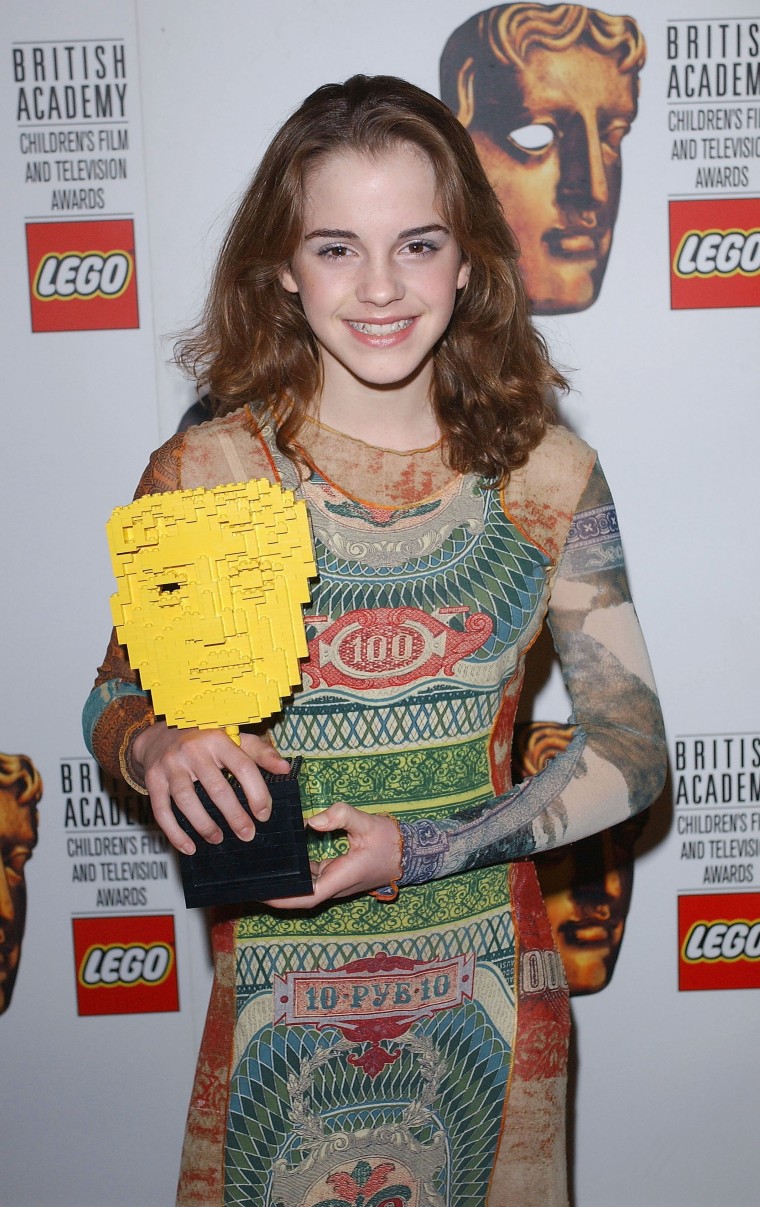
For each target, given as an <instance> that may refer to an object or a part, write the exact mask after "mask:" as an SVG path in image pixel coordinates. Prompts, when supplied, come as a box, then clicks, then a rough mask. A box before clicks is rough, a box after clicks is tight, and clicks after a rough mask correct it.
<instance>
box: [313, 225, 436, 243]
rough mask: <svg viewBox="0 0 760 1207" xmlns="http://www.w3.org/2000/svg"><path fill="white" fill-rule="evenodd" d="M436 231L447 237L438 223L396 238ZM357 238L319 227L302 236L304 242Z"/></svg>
mask: <svg viewBox="0 0 760 1207" xmlns="http://www.w3.org/2000/svg"><path fill="white" fill-rule="evenodd" d="M436 231H440V232H441V233H442V234H444V235H447V234H448V233H449V229H448V227H447V226H442V225H441V223H440V222H433V223H431V224H430V226H412V227H410V229H409V230H406V231H399V233H398V235H397V236H396V237H397V238H398V239H412V238H415V237H416V236H418V235H431V234H433V233H434V232H436ZM358 238H359V236H358V235H357V234H356V232H355V231H341V230H331V229H329V228H328V227H320V228H319V230H315V231H310V232H309V234H308V235H304V240H308V239H358Z"/></svg>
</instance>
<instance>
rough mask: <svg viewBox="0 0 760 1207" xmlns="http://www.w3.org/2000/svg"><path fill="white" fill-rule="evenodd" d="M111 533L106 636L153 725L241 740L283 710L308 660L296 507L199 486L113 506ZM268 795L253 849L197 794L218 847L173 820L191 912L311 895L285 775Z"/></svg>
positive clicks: (266, 496)
mask: <svg viewBox="0 0 760 1207" xmlns="http://www.w3.org/2000/svg"><path fill="white" fill-rule="evenodd" d="M107 532H108V543H109V547H110V550H111V559H112V562H113V567H114V573H115V575H116V579H117V584H118V590H117V592H116V594H115V595H113V596H112V597H111V611H112V614H113V621H114V624H115V626H116V633H117V636H118V639H119V641H120V642H122V644H124V645H126V647H127V652H128V655H129V661H130V665H131V666H132V668H133V670H136V671H138V672H139V675H140V681H141V684H142V686H143V688H145V689H146V690H148V691H150V693H151V697H152V700H153V707H154V710H155V712H156V713H157V714H160V715H163V716H164V717H165V718H166V721H167V723H168V724H169V725H176V726H177V727H179V728H187V727H191V726H193V727H196V728H199V729H209V728H225V729H226V731H227V733H228V734H229V735H230V737H232V738H233V739H234V740H236V741H239V727H240V725H253V724H256V723H258V722H259V721H261V720H263V719H264V718H265V717H268V716H271V715H272V714H273V713H275V712H277V711H279V709H280V707H281V704H282V700H283V699H284V698H285V697H286V696H289V695H290V693H291V691H292V689H293V688H294V687H296V686H298V685H299V684H300V682H301V673H300V668H299V658H303V657H305V655H306V654H307V652H308V651H307V645H306V635H305V631H304V623H303V614H302V605H303V604H305V603H308V602H309V598H310V595H309V584H308V580H309V578H312V577H314V576H315V575H316V566H315V564H314V554H313V551H312V544H311V535H310V531H309V521H308V516H307V514H306V506H305V504H304V503H303V502H300V501H299V502H296V501H295V500H294V498H293V494H292V491H289V490H283V489H282V487H280V486H279V485H277V484H273V483H271V482H268V481H267V480H266V479H260V480H253V481H250V482H244V483H240V484H235V485H229V486H218V487H215V488H214V489H212V490H204V489H203V488H200V487H199V488H198V489H196V490H178V491H172V492H169V493H167V494H157V495H146V496H144V497H143V498H140V499H136V500H135V501H134V502H133V503H131V504H129V506H127V507H117V508H116V510H115V511H114V512H113V514H112V516H111V518H110V520H109V522H108V526H107ZM231 782H232V785H233V787H235V788H236V791H237V792H238V797H239V799H240V801H241V804H243V806H244V807H245V808H247V803H246V801H245V797H244V796H243V793H242V790H241V789H240V787H239V785H238V784H237V782H236V781H235V780H231ZM269 787H270V791H271V793H272V797H273V809H272V818H271V820H270V821H269V822H268V823H266V825H261V824H260V823H257V831H256V837H255V838H254V840H253V842H252V843H243V842H242V841H241V840H239V839H238V838H237V837H236V836H235V835H234V834H233V833H232V831H231V830H230V828H229V826H228V825H227V823H226V821H225V819H224V818H223V816H222V815H221V814H220V813H219V812H218V810H216V808H215V806H214V805H213V803H212V802H210V801H209V798H208V797H207V796H206V794H205V792H204V790H203V789H202V788H201V787H200V785H199V786H198V787H197V790H198V793H199V796H200V797H201V800H202V801H203V804H204V806H205V807H206V809H207V811H208V812H209V813H211V815H212V816H213V817H214V820H215V821H216V822H217V823H218V824H219V826H220V828H221V829H222V832H223V834H224V835H225V838H224V841H223V842H222V843H221V844H218V845H213V846H212V845H209V844H207V843H204V842H203V841H202V840H200V841H199V840H198V836H197V835H195V834H194V833H193V832H192V831H191V830H190V829H189V823H187V821H186V819H185V818H184V816H182V815H180V814H177V818H178V820H179V821H180V824H183V825H184V826H185V828H188V832H189V833H192V836H193V838H194V839H196V853H195V855H187V856H181V857H180V861H181V866H182V876H183V883H184V886H185V898H186V900H187V904H188V905H201V904H202V905H206V904H212V903H227V902H232V901H241V900H246V899H255V898H256V897H257V896H258V897H259V898H262V897H268V896H277V895H280V896H283V895H291V894H292V893H293V892H294V891H295V892H297V893H298V892H300V893H309V892H311V878H310V875H309V865H308V859H307V857H306V843H305V836H304V834H303V821H302V818H301V812H300V802H299V800H298V785H297V781H296V779H295V773H294V772H291V776H285V777H284V776H277V777H271V778H270V783H269ZM278 797H281V798H282V800H280V801H279V802H278V799H277V798H278ZM283 802H284V803H283ZM288 838H289V839H290V841H289V842H288V841H285V840H286V839H288ZM288 854H289V858H290V863H289V864H287V866H286V865H285V864H284V863H283V862H282V861H283V858H284V856H285V855H288ZM275 865H276V866H275ZM280 865H282V866H280Z"/></svg>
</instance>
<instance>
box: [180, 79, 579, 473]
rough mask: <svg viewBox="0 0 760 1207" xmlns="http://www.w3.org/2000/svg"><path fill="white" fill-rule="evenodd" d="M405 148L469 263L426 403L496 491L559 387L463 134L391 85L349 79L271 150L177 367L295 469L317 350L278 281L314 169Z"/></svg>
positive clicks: (325, 91)
mask: <svg viewBox="0 0 760 1207" xmlns="http://www.w3.org/2000/svg"><path fill="white" fill-rule="evenodd" d="M399 143H405V144H410V145H412V146H414V147H416V148H419V150H420V151H422V152H423V153H424V154H425V155H427V156H428V158H429V160H430V162H431V164H432V166H433V169H434V172H435V178H436V185H437V203H438V207H439V209H440V212H441V216H442V217H443V219H444V221H445V222H446V224H447V225H448V227H449V229H450V230H451V232H452V234H453V235H454V237H455V238H456V240H457V242H458V244H459V246H460V248H461V250H462V255H463V256H464V257H465V258H466V260H467V261H468V262H469V264H470V279H469V282H468V284H467V286H466V287H465V288H464V289H462V290H460V293H459V296H458V298H457V301H456V305H455V307H454V313H453V315H452V318H451V322H450V323H449V326H448V328H447V330H446V332H445V333H444V335H443V336H442V337H441V340H440V341H439V344H438V346H437V348H436V350H435V355H434V374H433V386H432V398H431V402H432V405H433V407H434V410H435V414H436V418H437V420H438V423H439V426H440V429H441V433H442V439H443V450H444V455H445V457H446V459H447V461H448V463H449V464H450V465H451V467H452V468H453V469H455V470H458V471H459V472H462V473H464V472H475V473H478V474H480V475H482V476H483V477H484V478H486V479H487V480H490V481H492V482H494V483H500V482H503V481H504V480H505V479H506V477H507V476H508V474H509V472H510V471H511V470H512V469H515V468H517V467H518V466H520V465H522V464H524V462H525V460H526V459H527V457H528V454H529V453H530V451H531V450H532V449H533V448H535V446H536V445H537V444H538V443H539V441H540V440H541V438H542V436H543V434H544V431H545V429H546V425H547V423H550V422H552V417H553V408H552V401H553V400H552V390H553V389H554V390H562V389H565V388H566V383H565V381H564V379H563V377H562V376H561V375H560V374H559V373H558V372H557V370H556V369H555V368H554V367H553V366H552V364H551V362H550V360H549V355H548V352H547V349H546V345H545V343H544V341H543V339H542V337H541V336H540V334H539V333H538V332H537V331H536V330H535V328H534V327H533V325H532V322H531V319H530V314H529V302H528V300H527V297H526V294H525V291H524V288H523V285H522V281H521V278H520V275H519V272H518V268H517V261H518V256H519V251H518V248H517V245H516V242H515V239H514V236H513V235H512V233H511V231H510V230H509V227H508V226H507V224H506V222H505V221H504V216H503V214H502V211H501V207H500V205H499V202H498V200H497V199H496V196H495V194H494V192H493V190H492V188H491V186H490V184H489V183H488V180H487V178H486V175H485V173H484V171H483V168H482V167H481V165H480V161H479V159H478V156H477V153H476V151H475V148H474V146H473V144H472V142H471V140H470V137H469V135H468V134H467V133H466V131H465V130H464V128H463V127H462V125H461V124H460V123H459V122H458V121H457V120H456V118H455V117H454V115H453V114H452V112H451V111H450V110H449V109H448V108H447V107H446V105H444V104H443V103H442V102H441V101H439V100H438V99H437V98H436V97H434V96H431V95H430V94H429V93H427V92H424V91H422V89H420V88H417V87H415V86H414V85H413V84H409V83H406V82H405V81H404V80H399V79H396V78H395V77H392V76H363V75H356V76H353V77H352V78H351V79H350V80H347V81H346V83H345V84H326V85H324V86H323V87H322V88H318V89H317V91H316V92H314V93H312V95H311V96H309V97H307V99H306V100H305V101H304V103H303V104H302V105H301V107H300V108H299V109H298V110H297V111H296V112H295V113H294V114H293V115H292V116H291V117H290V118H289V119H288V120H287V121H286V122H285V124H284V126H283V127H282V129H281V130H280V131H279V133H278V134H277V135H276V136H275V138H274V140H273V141H272V143H271V144H270V146H269V148H268V150H267V151H266V153H265V155H264V157H263V159H262V161H261V164H260V165H259V168H258V170H257V171H256V174H255V175H254V177H253V180H252V181H251V184H250V185H249V187H248V189H247V191H246V193H245V195H244V197H243V199H242V201H241V203H240V205H239V207H238V210H237V212H236V214H235V216H234V218H233V220H232V224H231V226H230V228H229V230H228V232H227V235H226V237H225V239H224V242H223V244H222V249H221V252H220V255H219V259H218V261H217V265H216V269H215V272H214V277H213V281H212V285H211V290H210V293H209V297H208V301H207V304H206V307H205V310H204V313H203V316H202V319H201V321H200V323H199V324H198V326H197V328H196V329H195V330H194V331H192V332H191V333H190V334H189V335H188V336H187V337H185V338H184V339H182V340H180V341H179V342H178V344H177V346H176V349H175V353H176V358H177V360H178V362H179V363H180V364H181V365H182V366H183V367H184V368H185V369H186V370H188V371H189V372H190V373H191V375H193V376H194V377H195V379H196V381H197V383H198V386H199V388H200V389H205V390H207V391H208V392H209V394H210V398H211V407H212V411H213V413H214V414H217V415H223V414H226V413H228V412H229V411H232V410H235V409H236V408H237V407H239V406H241V405H242V404H243V403H246V402H254V404H255V406H256V408H257V409H259V410H260V411H261V412H262V413H265V414H266V415H267V416H269V417H270V418H271V420H272V422H273V424H274V427H275V430H276V438H277V444H278V447H279V448H280V450H281V451H282V452H283V453H285V454H286V455H287V456H289V457H291V458H292V459H293V460H295V461H299V460H301V458H300V457H299V452H298V448H297V445H296V437H297V434H298V430H299V428H300V427H301V424H302V423H303V420H304V418H305V416H306V413H307V410H308V408H309V406H310V405H311V403H312V402H313V401H314V400H315V399H317V398H318V397H319V394H320V391H321V388H322V373H321V363H320V355H319V348H318V344H317V341H316V339H315V337H314V335H313V333H312V331H311V329H310V327H309V325H308V323H307V321H306V318H305V316H304V313H303V310H302V307H301V303H300V300H299V298H298V296H297V295H296V294H291V293H288V292H287V291H286V290H285V288H284V287H283V285H282V284H281V282H280V274H281V272H282V270H283V269H284V268H285V267H286V266H287V265H288V264H289V263H290V260H291V257H292V256H293V254H294V253H295V251H296V249H297V247H298V245H299V241H300V239H301V237H302V234H303V214H304V201H305V193H306V190H307V189H308V174H309V170H310V169H311V168H313V167H314V165H315V164H316V163H317V162H318V161H319V160H321V159H322V158H323V157H324V156H326V155H330V154H336V153H344V154H345V153H346V152H359V153H361V154H366V155H380V154H382V153H383V152H384V151H386V150H388V148H390V147H393V146H394V145H397V144H399Z"/></svg>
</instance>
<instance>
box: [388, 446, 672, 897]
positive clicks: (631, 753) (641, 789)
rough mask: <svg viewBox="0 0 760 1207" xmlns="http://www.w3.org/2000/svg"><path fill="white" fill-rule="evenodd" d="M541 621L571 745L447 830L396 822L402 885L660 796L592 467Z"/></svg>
mask: <svg viewBox="0 0 760 1207" xmlns="http://www.w3.org/2000/svg"><path fill="white" fill-rule="evenodd" d="M548 621H549V627H550V629H551V633H552V638H553V640H554V646H555V649H556V651H557V655H558V657H559V661H560V665H561V667H562V674H563V677H564V680H565V684H566V686H567V689H568V692H569V695H570V699H571V701H572V714H571V717H570V722H571V723H572V724H573V725H574V726H575V734H574V737H573V739H572V741H571V743H570V745H569V746H568V748H567V750H565V751H564V752H562V753H561V754H559V755H557V756H556V758H554V759H553V760H552V761H551V762H550V763H549V764H548V766H547V767H546V768H545V769H544V770H543V771H542V772H540V773H539V774H538V775H536V776H533V778H532V779H528V780H526V781H524V783H522V784H520V785H518V786H517V787H516V788H514V789H512V790H511V791H510V792H507V793H505V794H504V795H503V796H497V797H494V798H493V799H492V800H490V801H486V802H485V803H483V804H480V805H477V806H475V807H474V808H472V809H463V810H460V811H459V812H458V813H457V814H456V815H455V816H453V817H451V818H448V819H446V820H445V821H441V822H413V823H411V824H408V825H405V824H404V823H402V831H403V834H404V878H403V883H405V884H416V883H420V882H422V881H425V880H431V879H437V878H438V877H440V876H447V875H450V874H451V873H452V872H459V871H463V870H465V869H467V868H474V867H481V866H483V865H485V864H491V863H498V862H501V861H503V860H507V859H514V858H518V857H519V856H521V855H530V854H532V853H533V852H534V851H539V850H545V849H548V848H550V847H556V846H562V845H565V844H566V843H570V842H575V841H576V840H577V839H579V838H585V837H586V836H587V835H589V834H594V833H596V832H597V831H599V830H603V829H606V828H607V827H608V826H611V825H615V824H616V823H617V822H619V821H623V820H625V818H627V817H631V816H633V815H634V814H636V813H639V812H641V810H642V809H645V808H646V807H647V806H648V805H650V804H651V803H652V801H654V800H656V798H657V797H658V795H659V793H660V792H661V791H662V786H663V783H664V779H665V772H666V765H667V764H666V746H665V732H664V728H663V722H662V714H661V711H660V706H659V701H658V699H657V694H656V688H655V684H654V679H653V677H652V670H651V667H650V664H649V658H648V655H647V651H646V647H645V645H644V639H643V637H642V634H641V629H640V627H639V622H638V618H637V616H636V612H635V610H634V607H633V603H632V601H631V595H630V590H629V587H628V579H627V577H626V573H625V565H624V562H623V551H622V547H621V544H620V538H619V534H618V529H617V520H616V517H615V508H614V504H613V502H612V498H611V496H610V492H609V488H608V486H607V483H606V481H605V478H604V475H603V473H602V471H601V469H600V468H599V466H598V464H597V466H596V467H595V468H594V470H593V471H592V474H591V477H590V479H589V482H588V485H587V486H586V489H585V491H584V493H583V495H582V497H581V499H580V502H579V505H578V510H577V512H576V514H575V517H574V520H573V523H572V525H571V527H570V531H569V534H568V537H567V540H566V542H565V547H564V550H563V553H562V556H561V559H560V562H559V567H558V571H557V576H556V579H555V583H554V587H553V590H552V596H551V600H550V604H549V613H548Z"/></svg>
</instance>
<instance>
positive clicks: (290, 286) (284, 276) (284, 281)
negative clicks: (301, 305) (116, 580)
mask: <svg viewBox="0 0 760 1207" xmlns="http://www.w3.org/2000/svg"><path fill="white" fill-rule="evenodd" d="M278 275H279V278H280V284H281V285H282V287H283V289H287V291H288V293H298V284H297V282H296V279H295V277H294V276H293V273H292V272H291V271H290V266H288V267H286V268H281V269H280V271H279V274H278Z"/></svg>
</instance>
